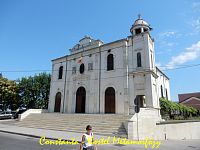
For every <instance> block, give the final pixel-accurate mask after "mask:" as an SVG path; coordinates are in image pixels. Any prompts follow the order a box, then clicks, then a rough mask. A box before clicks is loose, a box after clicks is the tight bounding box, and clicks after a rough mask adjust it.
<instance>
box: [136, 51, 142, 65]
mask: <svg viewBox="0 0 200 150" xmlns="http://www.w3.org/2000/svg"><path fill="white" fill-rule="evenodd" d="M137 67H142V60H141V53H140V52H138V53H137Z"/></svg>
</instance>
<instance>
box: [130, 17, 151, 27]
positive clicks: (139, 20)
mask: <svg viewBox="0 0 200 150" xmlns="http://www.w3.org/2000/svg"><path fill="white" fill-rule="evenodd" d="M138 25H142V26H149V24H148V23H147V22H146V21H144V20H143V19H141V18H139V19H137V20H135V22H134V24H133V26H138Z"/></svg>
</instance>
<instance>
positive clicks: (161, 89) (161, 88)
mask: <svg viewBox="0 0 200 150" xmlns="http://www.w3.org/2000/svg"><path fill="white" fill-rule="evenodd" d="M160 91H161V97H164V95H163V87H162V85H161V86H160Z"/></svg>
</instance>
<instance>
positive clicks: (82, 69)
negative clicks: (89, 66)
mask: <svg viewBox="0 0 200 150" xmlns="http://www.w3.org/2000/svg"><path fill="white" fill-rule="evenodd" d="M84 70H85V65H84V64H81V65H80V69H79V71H80V74H83V72H84Z"/></svg>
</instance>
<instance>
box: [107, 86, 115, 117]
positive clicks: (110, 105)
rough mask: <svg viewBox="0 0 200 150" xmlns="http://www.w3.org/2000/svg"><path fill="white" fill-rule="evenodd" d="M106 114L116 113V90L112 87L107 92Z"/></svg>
mask: <svg viewBox="0 0 200 150" xmlns="http://www.w3.org/2000/svg"><path fill="white" fill-rule="evenodd" d="M105 113H115V89H114V88H112V87H108V88H107V89H106V91H105Z"/></svg>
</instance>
